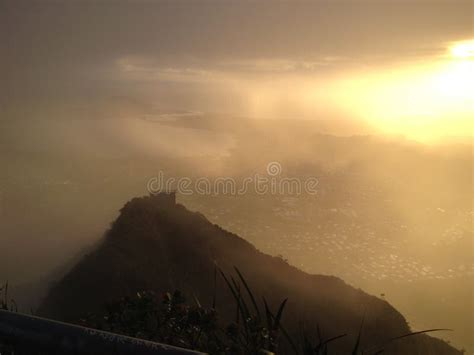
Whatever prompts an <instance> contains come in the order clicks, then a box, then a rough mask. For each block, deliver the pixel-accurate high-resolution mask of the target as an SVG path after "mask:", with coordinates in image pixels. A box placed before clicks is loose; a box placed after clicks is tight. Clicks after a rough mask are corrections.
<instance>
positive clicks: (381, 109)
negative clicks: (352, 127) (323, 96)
mask: <svg viewBox="0 0 474 355" xmlns="http://www.w3.org/2000/svg"><path fill="white" fill-rule="evenodd" d="M473 44H474V41H464V42H459V43H457V44H455V45H454V46H452V47H451V48H450V52H451V55H452V57H451V56H450V57H449V58H446V57H445V58H442V59H439V58H438V59H433V61H432V62H431V63H428V64H426V63H423V64H421V63H414V64H412V65H407V66H404V67H391V68H385V69H383V70H382V69H380V70H377V71H374V72H372V73H364V74H359V75H356V76H355V77H352V78H349V79H348V80H344V81H343V82H342V83H340V84H339V87H338V88H336V90H337V91H336V92H339V94H338V95H342V97H340V98H341V100H342V102H344V106H345V107H347V108H348V109H350V110H351V111H352V112H354V110H355V111H356V112H355V113H356V114H358V116H360V117H362V118H364V119H366V120H367V121H369V122H370V124H371V125H373V126H374V127H375V128H377V129H379V130H381V131H383V132H385V133H387V134H397V135H398V134H401V135H404V136H406V137H408V138H411V139H416V140H422V141H432V140H437V139H441V138H443V137H446V136H463V137H472V135H473V132H472V129H473V117H474V94H473V93H474V60H472V59H473V58H474V57H473V53H474V52H473V49H474V47H473Z"/></svg>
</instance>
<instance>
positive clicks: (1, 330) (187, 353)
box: [0, 310, 203, 355]
mask: <svg viewBox="0 0 474 355" xmlns="http://www.w3.org/2000/svg"><path fill="white" fill-rule="evenodd" d="M0 339H4V340H7V341H9V342H13V343H14V344H21V346H22V347H24V346H28V347H31V348H32V349H35V351H36V350H38V351H39V350H49V351H51V352H54V353H58V354H75V355H78V354H81V355H82V354H101V355H108V354H111V355H112V354H117V355H129V354H133V355H198V354H203V353H200V352H197V351H192V350H186V349H182V348H178V347H175V346H170V345H164V344H160V343H155V342H151V341H146V340H141V339H137V338H132V337H127V336H123V335H118V334H114V333H110V332H105V331H101V330H95V329H91V328H86V327H81V326H78V325H73V324H68V323H63V322H58V321H53V320H50V319H45V318H40V317H35V316H30V315H25V314H20V313H14V312H9V311H4V310H0Z"/></svg>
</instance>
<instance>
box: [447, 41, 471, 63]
mask: <svg viewBox="0 0 474 355" xmlns="http://www.w3.org/2000/svg"><path fill="white" fill-rule="evenodd" d="M451 55H452V56H453V57H454V58H461V59H467V58H474V40H470V41H463V42H458V43H455V44H454V45H453V46H452V47H451Z"/></svg>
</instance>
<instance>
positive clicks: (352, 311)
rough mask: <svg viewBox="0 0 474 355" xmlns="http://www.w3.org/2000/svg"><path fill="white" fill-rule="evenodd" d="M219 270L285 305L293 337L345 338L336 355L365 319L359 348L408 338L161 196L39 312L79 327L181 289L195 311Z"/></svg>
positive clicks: (376, 308) (379, 308)
mask: <svg viewBox="0 0 474 355" xmlns="http://www.w3.org/2000/svg"><path fill="white" fill-rule="evenodd" d="M216 264H217V265H218V266H219V267H220V268H221V269H222V270H223V271H224V272H226V273H228V274H233V273H234V270H233V267H234V266H237V267H238V268H239V269H240V270H241V272H242V273H243V274H244V276H245V277H246V279H247V281H248V283H249V285H250V287H251V288H252V289H253V292H254V293H255V294H257V295H260V296H265V297H266V298H267V299H268V300H269V302H270V303H271V304H272V305H273V307H276V306H277V304H279V303H280V302H281V301H282V300H283V299H284V298H288V299H289V301H288V305H287V308H286V313H285V315H284V319H283V322H284V324H285V326H286V328H288V330H289V331H290V332H292V333H295V332H297V331H298V327H299V326H300V325H301V322H304V323H305V327H306V329H309V330H310V331H311V330H313V331H314V332H316V327H317V326H319V328H320V329H321V332H322V333H323V336H324V337H330V336H336V335H339V334H342V333H348V334H349V336H348V337H346V338H345V339H343V340H341V341H339V342H337V344H336V343H335V344H334V345H333V349H334V351H336V352H335V353H338V354H339V353H345V352H347V351H349V350H348V349H349V348H350V347H351V345H353V344H354V342H355V338H356V336H357V334H358V332H359V327H360V325H361V322H362V320H363V319H364V326H363V331H362V340H361V341H362V344H363V347H368V346H370V345H376V344H379V343H381V342H383V341H384V340H386V339H388V338H391V337H396V336H400V335H402V334H405V333H407V332H409V331H410V329H409V326H408V325H407V323H406V321H405V319H404V318H403V316H402V315H401V314H400V313H399V312H397V311H396V310H395V309H394V308H393V307H392V306H390V305H389V304H388V303H387V302H385V301H383V300H380V299H378V298H376V297H373V296H370V295H368V294H366V293H364V292H363V291H361V290H358V289H355V288H353V287H351V286H349V285H347V284H345V283H344V282H343V281H342V280H340V279H338V278H335V277H330V276H321V275H310V274H307V273H304V272H302V271H300V270H298V269H297V268H295V267H293V266H291V265H288V264H287V263H286V262H285V261H284V260H283V259H282V258H280V257H272V256H269V255H266V254H263V253H261V252H259V251H258V250H257V249H256V248H255V247H253V246H252V245H251V244H250V243H248V242H246V241H245V240H243V239H241V238H240V237H238V236H237V235H235V234H232V233H229V232H227V231H225V230H223V229H221V228H220V227H219V226H217V225H213V224H211V223H210V222H209V221H208V220H207V219H206V218H205V217H204V216H203V215H201V214H199V213H195V212H191V211H189V210H187V209H186V208H185V207H184V206H182V205H179V204H176V203H175V200H174V195H166V194H161V195H157V196H148V197H142V198H135V199H133V200H131V201H130V202H128V203H127V204H126V205H125V206H124V207H123V208H122V210H121V213H120V216H119V217H118V218H117V220H116V221H115V222H114V223H113V225H112V227H111V229H110V230H109V231H108V232H107V234H106V236H105V239H104V241H103V242H102V244H101V245H99V247H98V248H97V249H96V250H95V251H93V252H91V253H90V254H88V255H86V256H85V257H84V258H83V259H82V260H81V261H80V262H79V263H78V264H77V265H76V266H75V267H74V268H73V269H72V270H71V271H70V272H69V273H68V274H67V275H66V276H65V277H64V278H62V279H61V280H60V281H58V282H57V283H56V284H54V285H53V286H52V288H51V290H50V292H49V295H48V296H47V298H46V299H45V301H44V303H43V305H42V306H41V308H40V313H41V314H42V315H46V316H49V317H53V318H57V319H62V320H68V321H75V320H77V319H78V318H79V317H80V316H81V315H84V314H86V313H88V312H94V313H100V312H102V311H103V306H104V304H105V303H107V302H111V301H114V300H117V299H118V298H120V297H123V296H125V295H131V294H135V293H136V292H137V291H140V290H154V291H157V292H163V291H167V290H174V289H179V290H181V291H183V292H185V293H187V294H189V295H192V294H194V295H195V296H196V297H197V298H198V299H199V300H200V301H201V303H210V302H211V300H212V297H213V294H214V269H215V265H216ZM217 290H218V291H217V308H218V310H219V314H220V317H221V318H222V320H223V321H225V320H231V319H232V317H233V315H234V313H235V305H234V301H233V300H232V297H231V295H230V292H229V291H228V289H227V287H226V286H225V285H224V282H223V281H222V280H219V284H218V288H217ZM440 326H441V325H440ZM386 353H392V354H458V353H459V352H458V351H456V350H455V349H453V348H452V347H450V346H449V345H447V344H445V343H444V342H442V341H439V340H437V339H434V338H431V337H428V336H426V335H418V336H414V337H410V338H406V339H404V340H400V341H397V342H396V343H394V344H393V345H392V346H390V348H387V352H386Z"/></svg>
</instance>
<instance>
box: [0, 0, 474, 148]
mask: <svg viewBox="0 0 474 355" xmlns="http://www.w3.org/2000/svg"><path fill="white" fill-rule="evenodd" d="M473 38H474V34H473V4H472V1H458V0H450V1H448V0H442V1H428V0H415V1H405V0H401V1H394V0H379V1H363V0H360V1H359V0H351V1H347V0H336V1H304V2H298V1H296V2H295V1H225V2H220V1H181V0H178V1H107V0H103V1H98V0H97V1H74V0H70V1H21V0H20V1H8V0H7V1H5V0H4V1H2V2H1V3H0V53H1V56H0V73H1V78H2V84H1V86H0V94H1V95H0V105H1V111H0V113H1V117H0V121H3V122H2V124H3V126H4V128H5V129H6V130H8V129H18V124H19V123H18V122H19V121H23V123H21V124H22V125H25V121H26V122H30V121H32V122H35V124H36V125H39V126H40V127H39V129H40V131H44V132H45V134H47V132H51V131H54V130H56V129H57V127H56V128H55V125H57V124H58V123H57V122H58V121H61V122H64V121H66V122H67V121H70V120H77V119H79V120H98V119H107V120H111V122H113V121H114V120H115V123H113V124H115V125H121V124H122V123H120V122H122V121H121V120H130V119H136V118H140V119H143V118H145V119H152V120H153V119H155V118H156V117H158V118H162V117H163V116H162V115H163V114H168V115H169V114H173V115H174V114H176V113H178V114H183V113H184V114H196V115H198V116H199V115H201V116H202V115H208V114H217V115H231V116H235V117H250V118H255V119H272V118H290V119H311V120H318V119H334V120H337V119H350V120H354V121H355V122H361V123H364V124H366V123H369V126H370V127H372V129H373V130H374V131H375V132H381V133H386V134H393V135H404V136H407V137H409V138H413V139H416V140H422V141H431V140H433V139H439V138H441V137H446V136H449V137H457V136H468V137H469V136H472V122H471V121H472V119H471V118H472V117H473V115H474V105H473V99H472V95H471V92H473V91H474V87H473V84H472V82H474V80H471V79H474V70H473V58H472V56H463V55H461V56H456V55H455V54H456V53H457V52H456V51H454V52H453V51H452V48H453V47H455V46H459V44H460V43H468V44H469V43H470V42H469V41H472V39H473ZM466 41H467V42H466ZM471 44H472V43H471ZM471 53H472V52H471ZM6 121H8V122H9V123H5V122H6ZM38 122H40V123H38ZM26 124H28V123H26ZM60 124H61V123H60ZM12 127H13V128H12ZM124 129H125V130H127V128H124ZM354 133H358V132H354ZM27 136H28V135H27Z"/></svg>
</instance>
